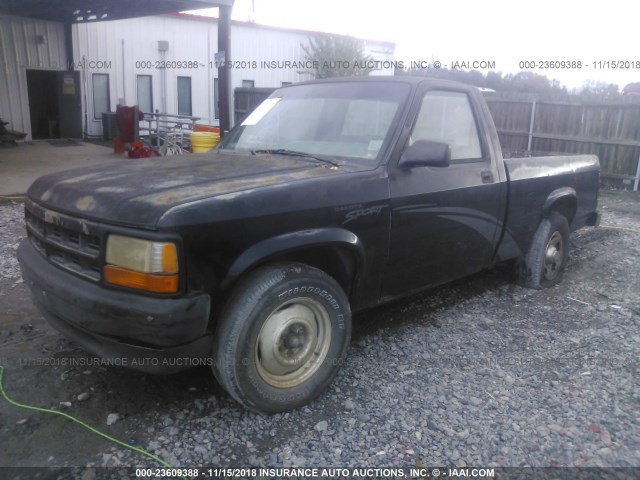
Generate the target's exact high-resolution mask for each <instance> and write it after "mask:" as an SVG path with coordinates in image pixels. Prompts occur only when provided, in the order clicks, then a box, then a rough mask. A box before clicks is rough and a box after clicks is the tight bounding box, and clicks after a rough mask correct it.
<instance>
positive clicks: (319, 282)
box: [214, 264, 351, 413]
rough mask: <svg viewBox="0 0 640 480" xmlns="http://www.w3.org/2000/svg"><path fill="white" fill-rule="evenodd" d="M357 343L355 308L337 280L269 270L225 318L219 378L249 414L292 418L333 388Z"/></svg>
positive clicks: (299, 268)
mask: <svg viewBox="0 0 640 480" xmlns="http://www.w3.org/2000/svg"><path fill="white" fill-rule="evenodd" d="M350 337H351V310H350V307H349V302H348V300H347V297H346V295H345V294H344V292H343V290H342V288H340V286H339V285H338V283H337V282H336V281H335V280H334V279H333V278H331V277H330V276H328V275H327V274H326V273H324V272H323V271H321V270H318V269H316V268H312V267H309V266H307V265H303V264H280V265H272V266H266V267H262V268H260V269H258V270H256V271H255V272H254V273H252V274H251V275H250V276H249V277H248V278H247V279H246V280H245V281H244V282H243V283H242V284H241V285H240V286H239V287H238V288H237V289H236V290H235V292H234V294H233V295H232V297H231V299H230V300H229V303H228V304H227V305H226V307H225V308H224V311H223V312H222V315H221V318H220V321H219V324H218V327H217V330H216V346H215V349H214V361H215V363H214V373H215V375H216V378H217V379H218V381H219V382H220V384H221V385H222V386H223V387H224V388H225V390H226V391H227V392H228V393H229V394H230V395H231V396H232V397H233V398H235V399H236V400H237V401H238V402H240V403H241V404H243V405H244V406H246V407H248V408H251V409H253V410H257V411H262V412H268V413H276V412H283V411H288V410H292V409H294V408H297V407H300V406H302V405H305V404H307V403H309V402H310V401H312V400H313V399H314V398H316V397H317V396H318V395H320V394H321V393H322V392H323V391H324V390H325V389H326V388H327V387H328V386H329V384H330V383H331V381H332V380H333V378H334V377H335V375H336V373H337V372H338V370H339V368H340V366H341V365H342V363H343V361H344V358H345V355H346V351H347V347H348V345H349V340H350Z"/></svg>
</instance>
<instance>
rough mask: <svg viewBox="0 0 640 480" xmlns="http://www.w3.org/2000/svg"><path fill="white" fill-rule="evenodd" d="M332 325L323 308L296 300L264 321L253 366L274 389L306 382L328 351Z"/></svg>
mask: <svg viewBox="0 0 640 480" xmlns="http://www.w3.org/2000/svg"><path fill="white" fill-rule="evenodd" d="M330 338H331V323H330V321H329V315H328V313H327V311H326V309H325V308H324V307H323V306H322V305H321V304H320V303H318V302H316V301H315V300H312V299H296V300H295V301H292V302H290V303H288V304H285V305H284V306H282V307H280V308H279V309H278V310H276V311H275V312H273V313H272V314H271V315H270V316H269V317H268V318H267V320H266V321H265V323H264V325H263V326H262V329H261V330H260V334H259V335H258V342H257V345H256V365H257V368H258V372H259V373H260V375H261V376H262V378H263V379H264V380H265V381H266V382H267V383H269V384H271V385H272V386H274V387H280V388H288V387H292V386H295V385H299V384H300V383H302V382H304V381H305V380H306V379H308V378H309V377H310V376H311V375H312V374H313V373H315V372H316V370H317V369H318V368H319V367H320V365H321V364H322V361H323V360H324V358H325V357H326V353H327V351H328V349H329V343H330Z"/></svg>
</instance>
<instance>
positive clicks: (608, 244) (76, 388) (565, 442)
mask: <svg viewBox="0 0 640 480" xmlns="http://www.w3.org/2000/svg"><path fill="white" fill-rule="evenodd" d="M601 208H602V211H603V214H604V215H603V222H602V223H603V225H606V226H607V227H606V228H599V229H593V228H588V229H583V230H581V231H579V232H576V233H574V234H573V235H572V238H571V243H572V253H571V257H570V261H569V264H568V268H567V271H566V273H565V278H564V280H563V282H562V283H561V284H560V285H559V286H557V287H554V288H552V289H549V290H543V291H534V290H527V289H523V288H521V287H518V286H516V285H514V284H513V283H512V282H511V280H512V279H511V274H510V269H509V268H507V267H500V268H495V269H493V270H490V271H486V272H482V273H480V274H478V275H475V276H473V277H470V278H468V279H464V280H461V281H458V282H455V283H453V284H451V285H448V286H445V287H441V288H438V289H435V290H433V291H430V292H427V293H424V294H420V295H417V296H413V297H411V298H409V299H406V300H403V301H398V302H394V303H393V304H390V305H387V306H385V307H382V308H379V309H376V310H373V311H370V312H367V313H364V314H361V315H359V316H358V317H356V319H355V326H354V338H353V341H352V345H351V348H350V350H349V354H348V360H347V363H346V365H345V366H344V367H343V369H342V370H341V372H340V373H339V374H338V377H337V378H336V380H335V381H334V383H333V384H332V386H331V387H330V389H329V390H328V392H327V393H326V394H324V395H323V396H321V397H320V398H319V399H318V400H317V401H315V402H313V403H312V404H311V405H309V406H307V407H305V408H302V409H300V410H297V411H295V412H291V413H286V414H277V415H271V416H267V415H260V414H256V413H253V412H249V411H247V410H244V409H243V408H241V407H239V406H238V405H237V404H235V403H234V402H233V401H232V400H231V399H230V398H229V397H228V396H227V395H226V394H225V393H224V392H223V391H222V390H221V389H220V387H219V386H218V385H217V384H216V383H215V381H214V380H213V379H212V376H211V375H210V372H209V371H208V370H207V369H206V368H197V369H193V370H191V371H189V372H185V373H184V374H181V375H174V376H168V377H154V376H148V375H142V374H139V373H136V372H130V371H127V370H124V369H118V368H113V367H110V368H104V367H101V366H95V365H94V366H87V367H69V366H66V367H65V366H64V365H62V361H63V360H64V359H65V358H69V357H74V358H84V359H86V360H87V362H88V363H89V361H90V360H91V358H92V357H90V356H88V355H87V354H86V353H84V352H83V351H81V350H79V349H78V348H76V347H75V346H74V345H73V344H71V343H70V342H68V341H66V340H65V339H63V338H62V337H61V336H60V335H58V334H57V333H56V332H55V331H54V330H53V329H52V328H51V327H49V326H48V325H47V324H46V323H45V322H44V320H43V319H42V318H41V317H40V316H39V315H38V313H37V312H36V310H35V308H34V307H33V305H32V304H31V301H30V299H29V298H28V294H27V289H26V287H25V285H23V284H21V283H20V282H21V280H20V276H19V272H18V270H17V264H16V261H15V249H16V248H17V243H18V241H19V239H20V238H21V237H22V236H23V235H24V227H23V224H22V206H21V205H18V204H6V203H5V204H3V205H0V238H1V240H0V267H1V270H0V287H1V290H0V307H1V309H0V320H1V323H0V345H1V346H2V350H1V352H2V353H0V356H1V357H2V361H3V364H4V365H5V366H6V372H5V380H4V383H5V389H6V390H7V393H8V394H9V395H10V396H12V397H13V398H14V399H15V400H17V401H21V402H25V403H30V404H37V405H40V406H45V407H52V406H53V407H55V408H57V409H61V410H64V411H66V412H69V413H71V414H73V415H75V416H77V417H79V418H81V419H83V420H84V421H87V422H88V423H90V424H92V425H95V426H96V427H98V428H100V429H102V430H103V431H105V432H107V433H109V434H111V435H114V436H116V437H117V438H121V439H123V440H124V441H126V442H129V443H131V444H135V445H136V446H139V447H142V448H146V449H148V450H149V451H151V452H153V453H155V454H157V455H160V456H161V457H162V458H164V459H165V460H167V461H168V462H170V463H171V464H173V465H174V466H180V467H194V466H205V465H206V466H217V467H224V466H234V467H248V466H256V467H286V466H304V467H313V466H317V467H327V466H339V467H350V466H358V467H374V466H377V467H393V466H401V467H407V468H408V467H413V466H415V465H416V462H418V463H422V464H424V465H447V466H466V465H468V466H472V465H473V466H484V467H490V466H619V467H625V466H640V385H639V378H640V375H639V368H638V367H639V361H638V354H639V353H640V333H639V331H638V327H639V326H640V297H639V296H638V292H639V291H640V197H638V195H637V194H631V193H628V192H626V193H614V192H608V193H603V195H602V196H601ZM612 227H615V228H612ZM38 358H39V359H57V360H58V361H57V362H52V363H54V365H50V366H43V365H37V364H36V363H37V362H36V361H34V359H38ZM60 402H68V404H65V403H60ZM114 414H115V415H114ZM61 432H62V433H61ZM0 443H1V444H2V445H3V447H2V449H0V466H34V465H35V466H81V467H82V466H143V465H146V466H157V465H156V464H155V463H153V462H152V461H151V460H148V459H146V458H143V457H141V456H140V455H138V454H136V453H134V452H131V451H129V450H126V449H124V448H121V447H115V446H113V445H112V444H110V443H108V442H106V441H104V440H103V439H101V438H99V437H97V436H95V435H92V434H91V433H89V432H87V431H85V430H83V429H81V428H80V427H78V426H75V425H73V424H70V423H69V422H68V420H65V419H62V418H56V417H51V416H47V415H45V414H41V413H36V412H28V411H24V410H20V409H17V408H14V407H11V406H9V405H7V404H6V403H2V404H0Z"/></svg>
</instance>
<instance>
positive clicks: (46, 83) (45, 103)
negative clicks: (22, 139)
mask: <svg viewBox="0 0 640 480" xmlns="http://www.w3.org/2000/svg"><path fill="white" fill-rule="evenodd" d="M27 93H28V95H29V115H30V116H31V136H32V138H33V139H43V138H45V139H46V138H81V137H82V110H81V102H80V75H79V72H73V71H71V72H56V71H51V70H27Z"/></svg>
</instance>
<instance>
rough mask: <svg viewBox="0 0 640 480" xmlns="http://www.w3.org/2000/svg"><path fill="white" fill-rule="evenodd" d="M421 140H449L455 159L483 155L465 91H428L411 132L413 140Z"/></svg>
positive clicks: (446, 141) (460, 160)
mask: <svg viewBox="0 0 640 480" xmlns="http://www.w3.org/2000/svg"><path fill="white" fill-rule="evenodd" d="M418 140H429V141H432V142H443V143H447V144H449V147H451V161H452V162H456V161H457V162H465V161H474V160H481V159H482V149H481V147H480V139H479V137H478V128H477V126H476V121H475V118H474V117H473V111H472V110H471V104H470V103H469V98H468V97H467V95H466V94H465V93H460V92H447V91H438V90H432V91H429V92H427V93H426V94H425V96H424V97H423V99H422V104H421V106H420V112H419V113H418V118H417V119H416V123H415V125H414V127H413V131H412V132H411V143H414V142H416V141H418Z"/></svg>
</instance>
